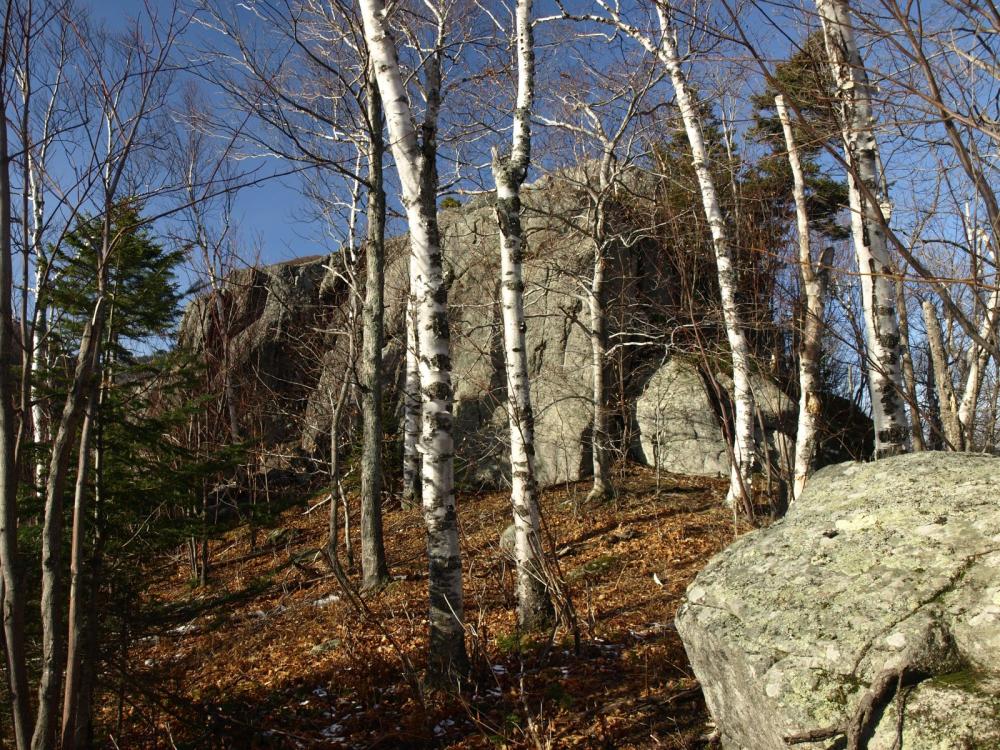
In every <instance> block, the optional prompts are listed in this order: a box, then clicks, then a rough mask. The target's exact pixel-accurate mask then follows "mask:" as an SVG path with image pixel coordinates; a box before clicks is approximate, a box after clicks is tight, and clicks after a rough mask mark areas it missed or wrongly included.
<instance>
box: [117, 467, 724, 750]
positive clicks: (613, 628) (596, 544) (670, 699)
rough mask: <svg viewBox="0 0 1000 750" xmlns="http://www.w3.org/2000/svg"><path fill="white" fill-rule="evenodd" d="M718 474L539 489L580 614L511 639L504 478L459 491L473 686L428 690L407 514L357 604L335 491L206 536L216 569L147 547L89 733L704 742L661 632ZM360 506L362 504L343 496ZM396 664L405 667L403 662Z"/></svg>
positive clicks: (669, 638)
mask: <svg viewBox="0 0 1000 750" xmlns="http://www.w3.org/2000/svg"><path fill="white" fill-rule="evenodd" d="M723 487H724V484H720V483H719V482H714V481H709V480H704V479H698V480H695V479H690V478H686V477H678V476H669V475H668V476H661V477H660V478H659V479H657V477H656V476H654V474H653V473H652V472H651V471H649V470H646V469H642V468H637V467H630V468H629V470H628V473H627V474H626V476H624V477H623V478H622V479H621V481H620V483H619V496H618V499H617V502H616V503H614V504H609V505H607V506H602V507H599V508H583V507H580V506H579V503H580V502H582V500H583V498H584V497H585V495H586V491H587V489H588V488H587V487H586V485H583V484H581V485H577V486H569V487H564V488H559V489H555V490H548V491H546V492H545V494H544V500H543V505H544V510H543V512H544V518H545V525H546V529H547V535H548V538H549V539H548V541H549V543H550V544H551V546H552V549H553V550H555V551H556V552H557V555H558V558H557V560H558V567H559V570H560V572H561V575H562V576H563V578H564V581H565V585H566V587H567V589H568V591H569V592H570V595H571V598H572V603H573V607H574V609H575V613H576V622H577V631H578V635H579V638H578V641H579V648H578V649H577V648H576V646H575V641H576V640H577V639H575V638H574V636H573V633H572V632H571V629H570V628H568V627H566V626H563V627H560V628H559V629H558V630H557V631H556V632H555V633H554V635H553V636H552V637H551V638H549V637H548V634H541V635H538V634H534V635H532V636H530V637H521V636H519V634H518V632H517V629H516V627H515V618H514V601H513V594H512V591H513V579H512V573H511V569H510V566H509V564H508V563H507V562H506V561H505V559H504V555H503V554H502V553H501V551H500V549H499V538H500V533H501V531H502V530H503V529H504V527H505V526H506V525H507V524H508V523H509V516H510V510H509V498H508V495H507V494H506V493H502V492H497V493H488V494H485V493H484V494H477V495H461V496H460V497H459V519H460V525H461V533H462V548H463V553H464V560H465V567H464V572H465V595H466V620H467V625H468V630H469V638H468V643H469V648H470V656H471V658H472V660H473V663H474V669H475V673H474V679H475V683H474V684H473V685H470V686H469V687H468V689H467V690H465V691H464V692H463V693H462V694H461V695H459V696H449V695H446V694H443V693H440V692H434V691H428V690H425V689H423V688H422V687H420V681H419V677H420V675H419V674H418V673H419V669H420V667H421V666H422V661H423V658H424V649H425V638H426V632H425V628H426V619H425V617H426V614H425V613H426V588H427V574H426V570H425V564H424V554H423V545H424V538H423V529H422V525H421V521H420V517H419V514H418V512H416V511H409V510H401V509H395V510H391V511H389V512H387V514H386V516H385V536H386V545H387V551H388V555H389V559H390V561H391V565H392V573H393V575H394V579H395V580H394V581H393V583H392V584H391V585H390V586H389V587H388V588H387V589H385V590H384V591H383V592H381V593H380V594H378V595H373V596H366V597H365V601H366V604H367V607H368V609H369V611H368V613H366V614H359V613H358V612H357V611H356V610H355V609H354V608H352V607H351V605H350V604H349V603H348V602H347V601H346V597H345V596H344V593H343V592H342V591H341V589H340V586H339V584H338V583H337V581H336V579H335V578H333V577H332V576H331V575H330V574H329V572H328V570H327V568H326V566H325V565H324V563H323V560H322V558H321V557H320V556H319V555H318V554H317V549H318V548H319V547H320V545H321V544H322V543H323V539H324V535H325V527H326V523H327V506H325V505H323V506H320V507H316V508H315V509H314V510H312V511H311V512H308V513H307V512H305V511H306V510H307V509H308V508H311V507H313V506H315V505H316V504H317V503H318V502H320V500H321V497H316V498H312V499H310V500H309V502H308V503H306V502H305V498H303V503H302V504H301V505H298V506H296V507H292V508H289V509H288V510H286V511H285V512H284V513H283V514H282V515H281V516H280V519H279V522H278V525H277V526H275V527H273V528H271V529H267V530H260V531H258V533H257V534H256V542H257V544H256V546H255V547H251V544H250V534H249V532H248V531H247V529H245V528H243V529H238V530H236V531H234V532H232V533H231V534H230V535H229V536H228V537H227V538H225V539H224V540H221V541H216V542H215V543H213V556H212V557H213V565H214V567H213V568H212V573H211V580H210V583H209V585H208V586H207V587H203V588H198V587H193V586H192V584H191V580H190V571H189V569H188V566H187V562H186V559H177V560H160V561H155V563H154V564H153V565H152V566H151V571H150V574H149V586H148V589H147V591H146V594H145V601H143V602H142V603H141V605H140V607H139V609H140V610H141V611H142V612H143V613H144V615H143V618H142V622H144V623H146V624H145V625H140V626H139V630H140V632H137V633H135V634H134V636H135V637H136V638H137V639H138V640H137V642H136V644H135V645H134V646H133V647H132V648H131V650H130V651H129V658H128V664H127V665H126V668H125V670H124V671H125V673H126V674H127V684H128V685H129V686H130V687H129V689H128V690H127V691H126V692H125V694H124V695H119V696H107V699H106V700H105V702H104V708H103V711H102V713H101V716H100V718H99V722H100V730H99V731H100V733H101V734H103V735H104V737H106V738H107V737H113V738H114V743H115V744H117V746H119V747H122V748H125V747H130V748H153V747H157V748H158V747H164V748H169V747H178V748H184V747H187V748H214V747H232V748H258V747H259V748H264V747H275V748H285V747H288V748H309V747H332V748H336V747H345V748H348V747H350V748H397V747H398V748H422V747H428V748H431V747H447V748H495V747H511V748H520V747H525V748H539V747H552V748H647V747H663V748H698V747H703V746H705V744H706V741H705V736H706V734H707V732H708V728H707V725H706V721H707V715H706V712H705V707H704V702H703V699H702V697H701V693H700V691H699V689H698V685H697V683H696V681H695V680H694V679H693V678H692V676H691V672H690V667H689V665H688V663H687V659H686V657H685V654H684V649H683V647H682V646H681V643H680V640H679V638H678V636H677V633H676V631H675V630H674V627H673V617H674V613H675V611H676V608H677V606H678V604H679V601H680V598H681V596H682V594H683V592H684V590H685V588H686V586H687V585H688V583H689V582H690V581H691V579H692V578H693V576H694V575H695V573H696V572H697V571H698V570H699V569H700V568H701V567H702V566H703V565H704V564H705V562H706V561H707V559H708V558H709V557H710V556H711V555H712V554H714V553H715V552H716V551H718V550H719V549H720V548H722V547H723V546H725V545H726V544H728V543H729V542H730V541H732V539H733V537H734V534H735V533H736V530H735V529H734V525H733V517H732V515H731V513H729V512H727V511H726V510H725V509H724V508H723V507H722V505H721V498H722V495H723ZM352 513H353V516H354V518H356V514H357V508H356V507H354V508H353V509H352ZM405 661H408V662H410V663H411V664H412V665H414V667H415V670H414V671H415V672H417V674H414V672H413V671H411V672H410V674H409V677H408V670H407V669H406V668H404V662H405Z"/></svg>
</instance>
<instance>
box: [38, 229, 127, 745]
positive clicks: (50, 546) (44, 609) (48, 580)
mask: <svg viewBox="0 0 1000 750" xmlns="http://www.w3.org/2000/svg"><path fill="white" fill-rule="evenodd" d="M107 236H108V232H107V219H105V237H106V238H107ZM103 257H104V258H106V257H107V253H106V252H105V253H103ZM99 287H100V288H99V291H98V298H97V302H96V303H95V305H94V311H93V314H92V316H91V319H90V320H89V321H88V322H87V326H86V328H85V329H84V333H83V337H82V339H81V342H80V351H79V353H78V355H77V362H76V371H75V373H74V376H73V384H72V387H71V388H70V391H69V393H68V394H67V395H66V403H65V404H64V405H63V410H62V416H61V418H60V420H59V426H58V428H57V430H56V433H55V439H54V440H53V443H52V457H51V459H50V461H49V469H48V478H47V480H46V483H45V520H44V522H43V525H42V594H41V603H40V610H41V620H42V673H41V679H40V680H39V687H38V713H37V715H36V718H35V731H34V734H33V735H32V738H31V747H32V750H46V749H47V748H50V747H52V746H53V744H54V742H55V734H56V723H57V720H58V716H57V714H58V709H59V699H60V697H61V695H62V690H61V689H60V687H61V678H62V670H63V654H64V646H65V635H66V634H65V631H64V630H63V628H62V603H61V601H60V593H61V588H62V578H63V575H62V529H63V489H64V487H65V484H66V472H67V469H68V467H69V459H70V454H71V453H72V443H73V439H74V438H75V436H76V428H77V425H78V423H79V420H80V415H81V413H82V412H83V408H84V405H85V403H86V401H87V398H88V395H89V393H90V389H91V387H92V383H91V379H92V377H93V373H94V370H95V368H96V363H97V359H98V357H99V356H100V349H101V341H102V335H101V334H102V330H103V324H104V308H105V298H104V289H103V283H99Z"/></svg>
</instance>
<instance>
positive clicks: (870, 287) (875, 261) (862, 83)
mask: <svg viewBox="0 0 1000 750" xmlns="http://www.w3.org/2000/svg"><path fill="white" fill-rule="evenodd" d="M816 8H817V10H818V11H819V15H820V20H821V21H822V24H823V33H824V38H825V41H826V49H827V55H828V56H829V60H830V66H831V70H832V72H833V77H834V80H835V81H836V84H837V96H838V104H839V109H840V112H839V114H840V124H841V128H842V131H843V139H844V154H845V160H846V162H847V166H848V169H847V180H848V194H849V196H850V208H851V232H852V235H853V237H854V252H855V256H856V257H857V262H858V270H859V274H860V277H861V295H862V303H863V309H864V322H865V339H866V369H867V372H868V384H869V392H870V395H871V405H872V419H873V420H874V422H875V454H876V456H878V457H882V456H891V455H894V454H897V453H904V452H906V451H907V450H909V448H910V428H909V425H908V424H907V418H906V410H905V409H904V406H903V398H902V395H901V394H902V393H903V381H902V367H901V361H900V352H899V340H900V339H899V324H898V321H897V317H896V308H895V291H894V288H893V279H894V276H893V274H892V259H891V257H890V255H889V248H888V245H887V242H886V231H885V224H886V220H887V218H888V217H887V216H886V212H885V211H884V210H883V206H882V205H879V203H878V202H876V199H878V200H880V201H882V202H884V204H885V207H886V209H887V208H888V202H887V196H886V195H885V192H884V189H883V188H884V186H883V184H882V176H881V163H880V159H879V153H878V143H877V142H876V139H875V119H874V113H873V111H872V100H871V84H870V83H869V80H868V74H867V71H866V70H865V66H864V62H863V61H862V59H861V52H860V51H859V49H858V45H857V40H856V39H855V34H854V28H853V26H852V20H851V11H850V6H849V5H848V3H847V1H846V0H816Z"/></svg>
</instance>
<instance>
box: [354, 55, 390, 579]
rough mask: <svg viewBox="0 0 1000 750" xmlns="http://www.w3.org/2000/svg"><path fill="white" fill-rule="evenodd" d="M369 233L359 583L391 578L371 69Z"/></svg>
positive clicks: (375, 101) (376, 107) (378, 153)
mask: <svg viewBox="0 0 1000 750" xmlns="http://www.w3.org/2000/svg"><path fill="white" fill-rule="evenodd" d="M365 90H366V92H367V94H368V127H369V132H370V143H369V152H368V183H369V184H368V239H367V242H366V243H365V271H366V278H365V305H364V321H363V325H364V330H363V333H362V352H361V368H360V369H361V372H360V378H361V421H362V430H363V432H364V434H363V437H362V453H361V585H362V587H363V588H365V589H376V588H380V587H381V586H383V585H385V584H386V583H387V582H388V581H389V566H388V565H387V564H386V560H385V544H384V542H383V540H382V337H383V332H382V318H383V314H384V301H383V288H384V286H385V278H384V274H385V191H384V189H383V187H382V154H383V151H384V149H385V145H384V142H383V139H382V102H381V101H380V99H379V95H378V84H377V83H376V82H375V79H374V76H373V75H369V78H368V83H367V85H366V87H365Z"/></svg>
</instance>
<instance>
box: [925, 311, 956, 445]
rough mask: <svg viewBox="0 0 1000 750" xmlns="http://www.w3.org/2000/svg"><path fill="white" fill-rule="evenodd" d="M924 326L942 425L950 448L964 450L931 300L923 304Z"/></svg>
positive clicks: (945, 359)
mask: <svg viewBox="0 0 1000 750" xmlns="http://www.w3.org/2000/svg"><path fill="white" fill-rule="evenodd" d="M923 311H924V326H925V327H926V328H927V346H928V347H929V348H930V353H931V366H932V367H933V368H934V383H935V386H936V387H937V397H938V408H939V409H940V410H941V427H942V429H943V430H944V439H945V441H946V442H947V443H948V446H947V447H948V449H949V450H953V451H960V450H964V446H963V444H962V425H961V423H960V422H959V421H958V401H957V399H956V398H955V389H954V387H953V386H952V382H951V372H950V371H949V369H948V355H947V352H946V351H945V348H944V339H943V338H942V336H941V323H940V321H939V320H938V316H937V308H936V307H934V303H933V302H931V301H930V300H925V301H924V304H923Z"/></svg>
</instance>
